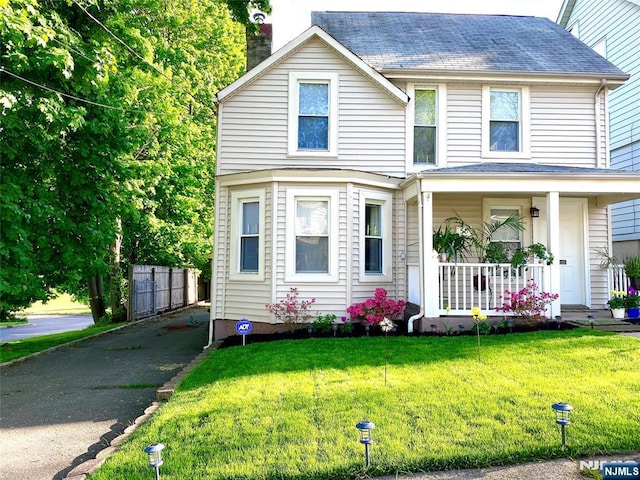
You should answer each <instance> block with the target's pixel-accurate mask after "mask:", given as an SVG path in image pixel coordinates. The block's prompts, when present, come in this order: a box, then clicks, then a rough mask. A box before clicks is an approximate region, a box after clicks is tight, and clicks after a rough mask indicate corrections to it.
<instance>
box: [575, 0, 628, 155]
mask: <svg viewBox="0 0 640 480" xmlns="http://www.w3.org/2000/svg"><path fill="white" fill-rule="evenodd" d="M576 22H578V23H579V24H580V31H579V33H580V35H579V38H580V40H582V41H583V42H584V43H586V44H587V45H589V46H590V47H595V46H596V45H597V44H598V43H599V42H600V41H602V39H603V38H606V58H607V60H609V61H610V62H611V63H613V64H614V65H615V66H616V67H618V68H619V69H620V70H622V71H623V72H625V73H627V74H629V75H631V78H630V79H629V80H627V81H626V82H625V84H624V85H623V86H621V87H618V88H617V89H615V90H613V91H612V92H611V93H610V94H609V111H610V113H611V117H610V122H611V126H610V131H611V136H610V146H611V149H616V148H619V147H621V146H622V145H625V144H628V143H630V142H631V140H632V131H635V130H634V127H633V124H634V122H635V124H636V125H637V122H638V120H639V118H638V117H639V115H640V113H639V110H638V105H640V48H638V43H639V42H640V34H638V25H639V24H640V6H639V5H638V4H637V3H634V2H630V1H627V0H610V1H607V2H602V1H601V0H579V1H576V3H575V6H574V8H573V12H572V15H571V18H569V21H568V25H573V24H574V23H576ZM636 128H637V127H636Z"/></svg>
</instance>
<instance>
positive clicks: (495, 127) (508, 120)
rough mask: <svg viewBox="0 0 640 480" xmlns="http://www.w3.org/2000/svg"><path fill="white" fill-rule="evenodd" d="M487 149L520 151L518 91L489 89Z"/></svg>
mask: <svg viewBox="0 0 640 480" xmlns="http://www.w3.org/2000/svg"><path fill="white" fill-rule="evenodd" d="M489 131H490V133H489V135H490V137H491V138H490V141H489V150H493V151H498V152H519V151H520V131H521V129H520V92H518V91H508V90H495V89H491V120H490V124H489Z"/></svg>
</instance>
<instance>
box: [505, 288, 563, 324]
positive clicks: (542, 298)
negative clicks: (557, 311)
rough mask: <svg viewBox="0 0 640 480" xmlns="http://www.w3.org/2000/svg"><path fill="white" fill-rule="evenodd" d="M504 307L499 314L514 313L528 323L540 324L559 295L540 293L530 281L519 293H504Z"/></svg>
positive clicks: (507, 291) (506, 291)
mask: <svg viewBox="0 0 640 480" xmlns="http://www.w3.org/2000/svg"><path fill="white" fill-rule="evenodd" d="M504 293H505V294H504V295H502V296H501V297H500V298H501V299H502V306H501V307H497V308H496V311H497V312H504V313H513V314H514V315H515V316H516V317H519V318H522V319H524V320H526V321H527V322H540V321H542V320H544V318H545V311H546V309H547V306H548V305H551V304H552V303H553V302H554V301H555V300H557V298H558V294H557V293H548V292H539V291H538V285H536V283H535V282H534V281H533V280H529V281H528V282H527V285H526V286H525V287H524V288H522V289H520V290H519V291H517V292H511V291H509V290H505V291H504Z"/></svg>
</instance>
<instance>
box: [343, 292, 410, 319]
mask: <svg viewBox="0 0 640 480" xmlns="http://www.w3.org/2000/svg"><path fill="white" fill-rule="evenodd" d="M406 305H407V304H406V303H405V302H404V300H397V301H396V300H393V299H392V298H388V297H387V291H386V290H385V289H384V288H376V292H375V294H374V296H373V298H369V299H367V300H365V301H364V302H363V303H354V304H353V305H351V306H350V307H349V308H347V313H348V314H349V315H351V318H353V319H355V320H360V321H361V322H362V323H364V324H367V325H377V324H379V323H380V322H382V321H383V320H384V319H385V318H388V319H390V320H393V319H397V318H400V317H402V314H403V313H404V309H405V307H406Z"/></svg>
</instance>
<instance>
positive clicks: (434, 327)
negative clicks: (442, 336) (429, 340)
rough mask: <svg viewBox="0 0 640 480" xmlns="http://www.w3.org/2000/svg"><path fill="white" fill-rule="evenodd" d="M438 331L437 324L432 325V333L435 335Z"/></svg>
mask: <svg viewBox="0 0 640 480" xmlns="http://www.w3.org/2000/svg"><path fill="white" fill-rule="evenodd" d="M437 329H438V326H437V325H436V324H435V323H432V324H431V333H433V334H434V335H435V333H436V330H437Z"/></svg>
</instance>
